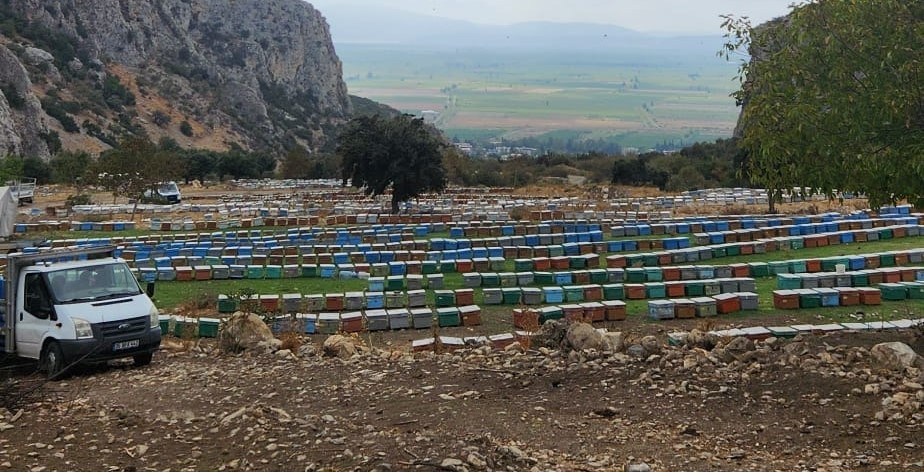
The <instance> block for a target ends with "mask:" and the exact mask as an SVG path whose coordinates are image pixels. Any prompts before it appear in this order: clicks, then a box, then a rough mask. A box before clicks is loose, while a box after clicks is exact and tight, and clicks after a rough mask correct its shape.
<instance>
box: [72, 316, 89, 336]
mask: <svg viewBox="0 0 924 472" xmlns="http://www.w3.org/2000/svg"><path fill="white" fill-rule="evenodd" d="M72 319H73V321H74V335H75V336H76V337H77V339H85V338H92V337H93V326H91V325H90V322H89V321H87V320H85V319H83V318H72Z"/></svg>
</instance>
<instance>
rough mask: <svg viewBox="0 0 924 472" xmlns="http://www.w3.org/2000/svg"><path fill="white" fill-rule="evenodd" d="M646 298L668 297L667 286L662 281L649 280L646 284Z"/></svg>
mask: <svg viewBox="0 0 924 472" xmlns="http://www.w3.org/2000/svg"><path fill="white" fill-rule="evenodd" d="M645 297H646V298H665V297H667V286H666V285H664V284H662V283H660V282H648V283H646V284H645Z"/></svg>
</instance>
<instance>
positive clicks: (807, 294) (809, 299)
mask: <svg viewBox="0 0 924 472" xmlns="http://www.w3.org/2000/svg"><path fill="white" fill-rule="evenodd" d="M820 307H821V294H820V293H818V292H816V291H814V290H803V291H800V292H799V308H820Z"/></svg>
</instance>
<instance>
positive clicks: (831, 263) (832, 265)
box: [821, 258, 840, 272]
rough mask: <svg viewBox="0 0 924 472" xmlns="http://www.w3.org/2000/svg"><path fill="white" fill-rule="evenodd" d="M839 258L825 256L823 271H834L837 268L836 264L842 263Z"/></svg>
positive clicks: (822, 264)
mask: <svg viewBox="0 0 924 472" xmlns="http://www.w3.org/2000/svg"><path fill="white" fill-rule="evenodd" d="M838 260H839V259H834V258H824V259H822V260H821V271H822V272H834V270H835V269H837V267H836V265H837V264H840V262H838Z"/></svg>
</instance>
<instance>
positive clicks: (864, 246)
mask: <svg viewBox="0 0 924 472" xmlns="http://www.w3.org/2000/svg"><path fill="white" fill-rule="evenodd" d="M922 243H924V240H922V239H921V238H898V239H891V240H880V241H872V242H866V243H854V244H850V245H835V246H825V247H820V248H807V249H798V250H786V251H779V252H772V253H768V254H754V255H750V256H736V257H725V258H719V259H713V260H710V261H705V262H703V264H714V265H725V264H731V263H736V262H770V261H777V260H792V259H809V258H821V257H829V256H842V255H853V254H866V253H874V252H884V251H894V250H902V249H911V248H918V247H921V245H922ZM602 262H603V261H602V260H601V266H605V264H602ZM505 271H509V272H513V271H514V263H513V261H512V260H508V261H507V262H506V265H505ZM444 283H445V288H446V289H457V288H463V286H464V284H463V279H462V275H461V274H445V275H444ZM756 283H757V293H758V299H759V304H760V309H759V310H758V311H756V312H753V311H750V312H740V313H738V314H733V315H722V316H719V317H718V318H717V320H719V321H725V322H730V321H732V322H733V321H734V320H736V319H743V318H745V317H749V318H752V317H755V316H757V317H760V316H766V317H773V318H777V319H778V318H780V317H787V318H791V319H796V320H804V321H805V322H807V323H816V322H820V320H830V321H834V322H840V321H856V319H857V317H856V316H857V315H856V313H857V312H858V311H863V310H866V311H867V312H868V313H866V314H864V316H875V319H884V320H888V319H896V318H904V317H918V316H920V315H918V314H920V313H922V312H924V300H906V301H895V302H893V301H889V302H883V305H881V306H875V307H829V308H819V309H811V310H796V311H781V310H777V309H775V308H774V307H773V301H772V300H773V297H772V291H773V290H775V289H776V288H777V286H776V277H767V278H760V279H757V281H756ZM366 287H367V282H366V281H363V280H356V279H353V280H340V279H321V278H300V279H275V280H224V281H208V282H175V281H172V282H157V283H156V295H155V302H156V304H157V306H158V307H159V308H161V310H164V311H170V310H173V309H176V308H178V307H180V306H184V305H185V306H186V307H187V308H189V307H192V308H195V307H196V305H198V306H199V307H209V308H213V307H214V300H215V297H216V296H217V295H218V294H232V293H235V292H236V291H240V290H242V289H244V290H246V291H252V293H258V294H283V293H295V292H298V293H303V294H310V293H343V292H347V291H363V290H365V289H366ZM427 299H428V303H430V304H431V305H432V304H433V302H434V294H433V291H432V290H428V293H427ZM475 303H477V304H479V305H481V308H482V313H483V315H482V320H483V322H484V324H485V329H486V330H487V331H492V330H494V331H503V330H509V329H511V324H510V318H511V317H510V313H511V310H512V309H513V308H516V306H512V305H484V304H483V297H482V291H481V289H475ZM627 309H628V312H629V314H630V317H632V318H633V319H636V320H642V321H645V322H647V321H648V318H647V301H646V300H628V301H627ZM867 320H869V318H867ZM652 322H654V323H657V322H656V321H652ZM616 325H618V322H617V323H616Z"/></svg>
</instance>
